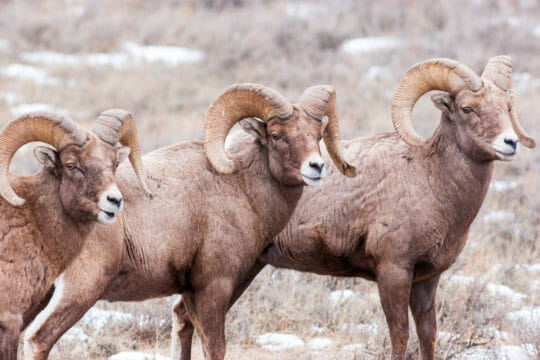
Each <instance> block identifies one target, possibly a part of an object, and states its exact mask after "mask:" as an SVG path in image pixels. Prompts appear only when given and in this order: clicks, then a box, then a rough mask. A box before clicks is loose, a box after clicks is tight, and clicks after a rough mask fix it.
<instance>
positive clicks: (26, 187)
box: [0, 110, 144, 360]
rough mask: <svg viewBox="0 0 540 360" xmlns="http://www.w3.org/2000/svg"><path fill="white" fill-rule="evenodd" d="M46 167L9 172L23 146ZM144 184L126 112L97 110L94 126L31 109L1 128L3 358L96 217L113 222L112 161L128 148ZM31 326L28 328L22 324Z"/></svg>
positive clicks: (12, 351)
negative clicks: (33, 145)
mask: <svg viewBox="0 0 540 360" xmlns="http://www.w3.org/2000/svg"><path fill="white" fill-rule="evenodd" d="M32 141H42V142H45V143H48V144H50V145H52V146H53V147H54V148H55V149H52V148H50V147H46V146H38V147H36V148H35V150H34V154H35V156H36V158H37V159H38V160H39V161H40V162H41V163H42V164H43V169H42V170H41V171H40V172H38V173H36V174H34V175H30V176H16V175H14V174H9V170H8V169H9V163H10V161H11V158H12V157H13V154H14V153H15V152H16V151H17V149H19V148H20V147H21V146H22V145H24V144H26V143H28V142H32ZM117 141H119V142H121V143H123V144H124V145H127V146H129V147H131V155H130V160H131V163H132V165H133V167H134V169H135V170H136V172H137V174H138V177H139V180H140V181H141V183H142V184H143V186H144V178H143V177H142V176H143V167H142V162H141V159H140V156H139V152H138V142H137V133H136V128H135V125H134V123H133V120H132V119H131V117H130V116H129V114H127V113H125V112H123V111H121V110H109V111H106V112H104V113H103V114H101V116H100V117H99V118H98V123H97V125H96V127H95V128H94V133H90V132H87V131H86V130H84V129H83V128H82V127H81V126H80V125H79V124H77V123H76V122H75V121H73V120H71V119H70V118H68V117H65V116H60V115H56V114H52V113H30V114H27V115H24V116H22V117H20V118H18V119H16V120H14V121H12V122H11V123H9V124H8V125H7V126H6V127H5V128H4V129H3V130H2V132H1V133H0V146H1V148H0V194H1V196H2V198H1V199H0V358H1V359H2V360H15V359H16V358H17V344H18V341H19V335H20V332H21V331H22V330H23V329H24V328H25V327H26V325H27V324H28V323H29V321H30V320H32V319H33V318H34V317H35V316H36V314H37V312H38V311H39V310H40V309H41V308H42V307H43V306H44V304H43V303H42V300H43V299H46V298H47V296H46V294H47V293H48V292H49V290H50V289H51V288H52V285H53V281H54V280H55V278H56V277H57V276H58V275H60V274H61V273H62V272H63V271H64V269H65V267H66V266H67V265H68V264H69V263H70V262H71V260H73V259H74V258H75V257H76V255H77V254H78V253H79V251H80V250H81V249H82V246H83V244H84V242H85V240H86V238H87V237H88V235H89V234H90V233H91V231H92V229H93V228H94V226H95V224H96V223H98V222H99V223H103V224H111V223H113V222H114V221H115V219H116V218H117V215H118V213H119V212H120V210H121V209H122V207H123V198H122V193H120V191H119V190H118V188H117V186H116V181H115V171H116V165H117V163H119V162H120V161H122V160H123V159H124V158H125V157H127V156H128V155H129V152H130V148H129V147H124V146H118V145H117ZM26 331H27V333H31V331H32V330H31V329H27V330H26Z"/></svg>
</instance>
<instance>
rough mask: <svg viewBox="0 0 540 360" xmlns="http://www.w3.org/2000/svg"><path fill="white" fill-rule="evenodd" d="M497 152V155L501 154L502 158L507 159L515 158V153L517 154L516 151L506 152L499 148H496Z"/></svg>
mask: <svg viewBox="0 0 540 360" xmlns="http://www.w3.org/2000/svg"><path fill="white" fill-rule="evenodd" d="M495 152H496V153H497V155H499V158H500V159H501V160H505V161H510V160H512V159H513V158H514V155H516V152H515V151H512V152H508V153H505V152H503V151H499V150H497V149H495Z"/></svg>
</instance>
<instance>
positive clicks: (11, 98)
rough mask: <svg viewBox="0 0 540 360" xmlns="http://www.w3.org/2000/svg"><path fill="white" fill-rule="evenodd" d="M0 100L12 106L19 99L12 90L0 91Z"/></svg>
mask: <svg viewBox="0 0 540 360" xmlns="http://www.w3.org/2000/svg"><path fill="white" fill-rule="evenodd" d="M0 100H1V101H5V103H6V104H8V105H9V106H12V105H14V104H15V103H16V102H18V101H19V96H18V95H17V94H15V93H14V92H5V93H0Z"/></svg>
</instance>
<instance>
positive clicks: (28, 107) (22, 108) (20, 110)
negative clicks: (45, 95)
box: [11, 103, 54, 117]
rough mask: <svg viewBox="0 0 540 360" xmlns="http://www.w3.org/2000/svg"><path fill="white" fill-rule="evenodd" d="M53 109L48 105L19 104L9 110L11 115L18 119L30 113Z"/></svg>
mask: <svg viewBox="0 0 540 360" xmlns="http://www.w3.org/2000/svg"><path fill="white" fill-rule="evenodd" d="M53 110H54V108H53V107H52V106H51V105H49V104H44V103H37V104H21V105H17V106H15V107H13V108H11V115H13V116H15V117H19V116H21V115H24V114H26V113H29V112H32V111H53Z"/></svg>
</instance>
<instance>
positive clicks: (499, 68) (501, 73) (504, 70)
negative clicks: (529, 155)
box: [482, 55, 536, 149]
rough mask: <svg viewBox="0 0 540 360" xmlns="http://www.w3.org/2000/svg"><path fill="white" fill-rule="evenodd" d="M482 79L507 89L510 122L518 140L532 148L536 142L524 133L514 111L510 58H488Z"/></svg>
mask: <svg viewBox="0 0 540 360" xmlns="http://www.w3.org/2000/svg"><path fill="white" fill-rule="evenodd" d="M482 78H483V79H488V80H490V81H491V82H493V83H494V84H495V85H496V86H497V87H499V88H500V89H501V90H504V91H509V92H510V97H511V101H512V104H511V106H510V122H511V123H512V127H513V128H514V131H515V132H516V134H517V136H518V137H519V141H520V142H521V143H522V144H523V145H524V146H526V147H528V148H530V149H534V148H535V147H536V142H535V141H534V139H533V138H531V137H530V136H528V135H527V133H525V130H523V128H522V127H521V124H520V123H519V118H518V116H517V112H516V106H515V101H514V98H515V96H514V92H513V90H512V60H511V59H510V57H509V56H507V55H500V56H495V57H492V58H491V59H489V61H488V63H487V65H486V68H485V69H484V72H483V73H482Z"/></svg>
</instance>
